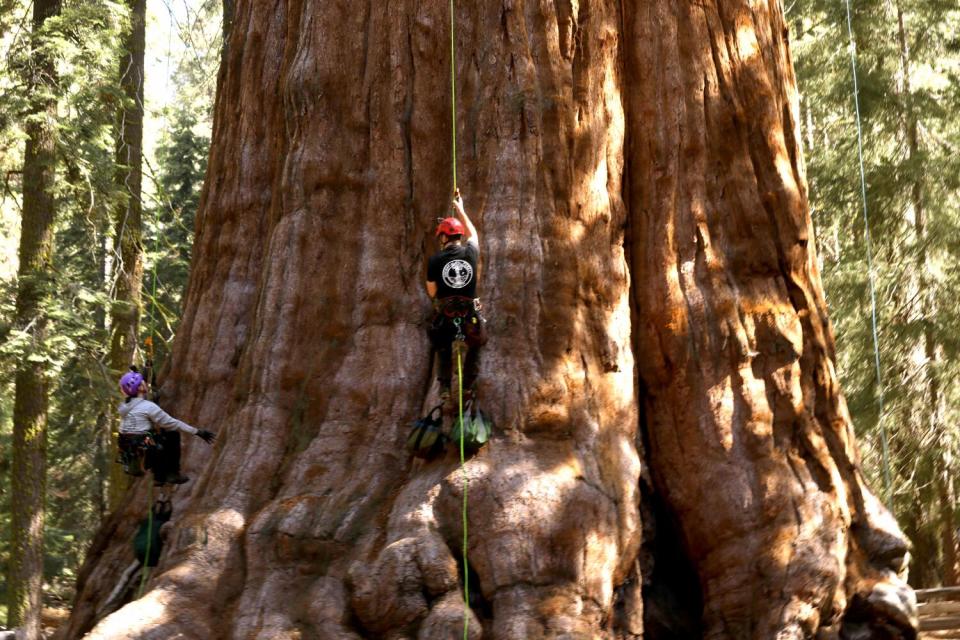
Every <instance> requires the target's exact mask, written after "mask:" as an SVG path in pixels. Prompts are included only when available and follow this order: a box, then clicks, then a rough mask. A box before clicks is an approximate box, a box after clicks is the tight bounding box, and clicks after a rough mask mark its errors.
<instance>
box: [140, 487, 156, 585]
mask: <svg viewBox="0 0 960 640" xmlns="http://www.w3.org/2000/svg"><path fill="white" fill-rule="evenodd" d="M147 486H148V487H149V488H148V489H147V504H149V505H150V511H149V513H148V515H147V552H146V553H145V554H144V556H143V568H142V569H141V570H140V587H139V588H138V589H137V599H139V598H140V596H142V595H143V588H144V587H145V586H146V584H147V575H148V574H149V573H150V544H151V543H152V542H153V483H150V484H148V485H147Z"/></svg>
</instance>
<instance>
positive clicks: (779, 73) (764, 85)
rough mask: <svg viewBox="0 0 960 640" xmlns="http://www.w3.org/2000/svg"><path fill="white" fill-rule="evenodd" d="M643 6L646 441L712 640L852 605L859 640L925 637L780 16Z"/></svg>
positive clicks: (765, 9) (823, 623)
mask: <svg viewBox="0 0 960 640" xmlns="http://www.w3.org/2000/svg"><path fill="white" fill-rule="evenodd" d="M628 4H629V5H635V6H634V7H633V8H632V10H628V11H627V12H626V14H627V15H629V16H631V17H630V18H629V19H628V22H629V24H628V26H627V28H628V29H631V30H632V31H631V35H630V37H629V38H628V39H627V40H628V42H630V43H632V44H633V45H634V46H633V47H632V48H631V49H630V52H629V54H628V62H627V67H628V68H629V69H631V70H632V73H633V74H635V76H634V77H635V78H636V83H635V85H634V86H636V87H637V88H638V90H636V91H633V92H631V93H630V94H628V95H629V101H628V104H629V107H628V112H629V113H630V116H631V117H630V124H631V129H630V133H631V146H630V148H629V157H630V160H631V164H630V168H631V172H630V185H631V190H630V198H629V199H628V208H629V210H630V212H631V215H632V218H631V220H632V223H633V227H634V231H633V243H632V256H631V259H632V267H633V271H632V274H633V286H634V292H635V294H636V299H637V306H638V308H639V313H638V326H636V327H635V328H634V333H635V336H636V346H637V362H638V369H639V371H640V376H641V380H642V382H643V385H644V387H645V390H646V398H645V402H646V409H645V415H646V416H647V418H648V419H647V421H646V424H645V425H644V428H645V434H646V436H647V439H648V442H649V447H650V451H649V456H650V460H651V463H652V472H653V475H654V479H655V484H656V487H657V489H658V490H659V491H660V492H661V494H662V496H663V500H664V501H665V502H666V503H667V504H668V505H669V507H670V509H671V511H672V512H673V514H674V515H675V517H676V519H677V520H678V521H679V523H680V529H681V531H682V535H683V538H684V543H685V547H686V549H687V552H688V555H689V556H690V558H691V560H692V563H693V565H694V566H695V567H696V570H697V573H698V575H699V579H700V585H701V590H702V593H703V600H704V610H703V621H704V633H705V637H710V638H747V637H756V638H773V637H777V638H802V637H811V636H813V635H814V634H818V633H819V634H824V635H826V636H827V637H830V636H835V635H836V634H837V633H839V632H841V624H842V623H844V614H845V611H847V610H848V606H849V605H851V603H852V604H855V605H856V606H851V607H850V611H851V613H850V615H849V616H848V619H847V620H846V627H845V628H844V629H843V633H844V634H845V635H848V636H854V635H855V634H860V633H862V634H867V635H866V636H864V637H888V636H887V635H884V634H887V633H889V634H895V633H899V631H895V629H896V628H900V629H904V631H903V632H904V633H907V634H910V631H909V627H910V626H912V621H911V615H910V613H911V606H910V599H911V597H912V596H911V594H910V592H909V590H908V589H907V588H906V586H905V584H904V583H903V582H902V581H900V580H899V578H898V577H897V575H896V572H897V571H899V570H900V569H901V567H902V565H903V562H904V556H905V553H906V547H905V543H904V541H903V538H902V535H901V534H900V532H899V530H898V528H897V526H896V523H895V522H893V520H892V518H891V517H890V516H889V515H888V514H887V513H886V511H885V510H884V509H883V508H882V507H881V506H880V505H879V502H878V501H877V500H876V499H875V497H874V496H873V495H872V494H871V493H870V491H869V489H868V488H867V487H866V486H865V484H864V479H863V476H862V473H861V471H860V469H859V461H858V457H857V453H856V450H855V448H854V442H853V430H852V424H851V421H850V418H849V415H848V413H847V410H846V406H845V404H844V402H843V398H842V396H841V394H840V389H839V387H838V384H837V376H836V372H835V371H834V369H833V363H834V359H835V358H834V343H833V336H832V330H831V328H830V326H829V323H828V321H827V314H826V305H825V302H824V298H823V295H822V286H821V283H820V277H819V274H818V272H817V266H816V264H817V263H816V259H815V253H814V248H813V245H812V238H813V229H812V225H811V220H810V216H809V209H808V203H807V194H806V181H805V176H804V167H803V162H802V159H801V157H800V139H799V132H798V129H799V128H798V126H797V121H798V114H797V113H796V105H797V104H798V102H797V96H796V86H795V79H794V76H793V69H792V64H791V62H790V58H789V52H788V46H787V30H786V26H785V24H784V21H783V16H782V13H781V7H780V3H777V2H736V1H728V2H710V1H708V2H704V3H697V4H693V3H690V4H688V3H674V2H667V1H665V0H664V1H662V2H651V3H645V4H641V3H628ZM896 602H900V603H901V605H902V606H896V607H894V606H888V605H889V604H891V603H896ZM874 604H877V605H878V606H877V607H876V608H875V609H871V607H873V605H874ZM871 618H872V619H873V622H872V623H871V622H869V619H871ZM871 625H873V627H874V628H870V627H871ZM888 627H889V629H888ZM871 634H873V635H871Z"/></svg>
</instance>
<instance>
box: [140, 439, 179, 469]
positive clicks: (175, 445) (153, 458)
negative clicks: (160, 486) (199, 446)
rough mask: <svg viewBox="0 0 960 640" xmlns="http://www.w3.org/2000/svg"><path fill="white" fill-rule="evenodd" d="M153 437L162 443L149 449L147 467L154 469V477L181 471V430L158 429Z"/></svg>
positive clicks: (158, 442)
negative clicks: (158, 446) (155, 447)
mask: <svg viewBox="0 0 960 640" xmlns="http://www.w3.org/2000/svg"><path fill="white" fill-rule="evenodd" d="M153 439H154V440H156V442H157V444H158V445H160V448H159V449H149V450H148V451H147V468H148V469H152V470H153V477H154V479H156V480H163V479H164V478H166V477H167V476H173V475H177V474H178V473H180V432H179V431H165V430H158V431H157V433H155V434H154V436H153Z"/></svg>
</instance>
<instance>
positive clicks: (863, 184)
mask: <svg viewBox="0 0 960 640" xmlns="http://www.w3.org/2000/svg"><path fill="white" fill-rule="evenodd" d="M845 3H846V8H847V35H848V36H849V39H850V68H851V71H852V72H853V105H854V109H855V112H856V120H857V153H858V159H859V161H860V193H861V197H862V199H863V232H864V238H865V240H866V246H867V274H868V280H869V283H870V312H871V316H870V317H871V324H872V329H873V360H874V365H875V367H876V373H877V405H878V408H879V411H880V413H879V417H878V419H877V422H878V424H879V426H880V444H881V448H882V456H883V459H882V465H883V484H884V491H885V493H886V502H887V506H888V507H889V506H890V502H891V501H892V500H893V489H892V483H891V480H890V447H889V443H888V441H887V427H886V424H885V423H884V421H883V418H884V413H885V410H884V397H883V372H882V369H881V367H880V339H879V337H878V332H877V292H876V283H875V276H874V269H873V246H872V243H871V240H870V216H869V212H868V206H867V177H866V171H865V169H864V163H863V124H862V121H861V117H860V86H859V83H858V81H857V42H856V39H855V38H854V35H853V17H852V11H851V9H850V0H845Z"/></svg>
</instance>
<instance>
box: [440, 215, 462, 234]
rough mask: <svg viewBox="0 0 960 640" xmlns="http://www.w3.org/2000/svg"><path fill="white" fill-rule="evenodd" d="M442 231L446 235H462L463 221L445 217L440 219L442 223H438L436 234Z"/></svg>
mask: <svg viewBox="0 0 960 640" xmlns="http://www.w3.org/2000/svg"><path fill="white" fill-rule="evenodd" d="M441 233H442V234H443V235H445V236H462V235H463V223H462V222H460V221H459V220H457V219H456V218H444V219H443V220H441V221H440V224H438V225H437V233H436V235H440V234H441Z"/></svg>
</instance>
